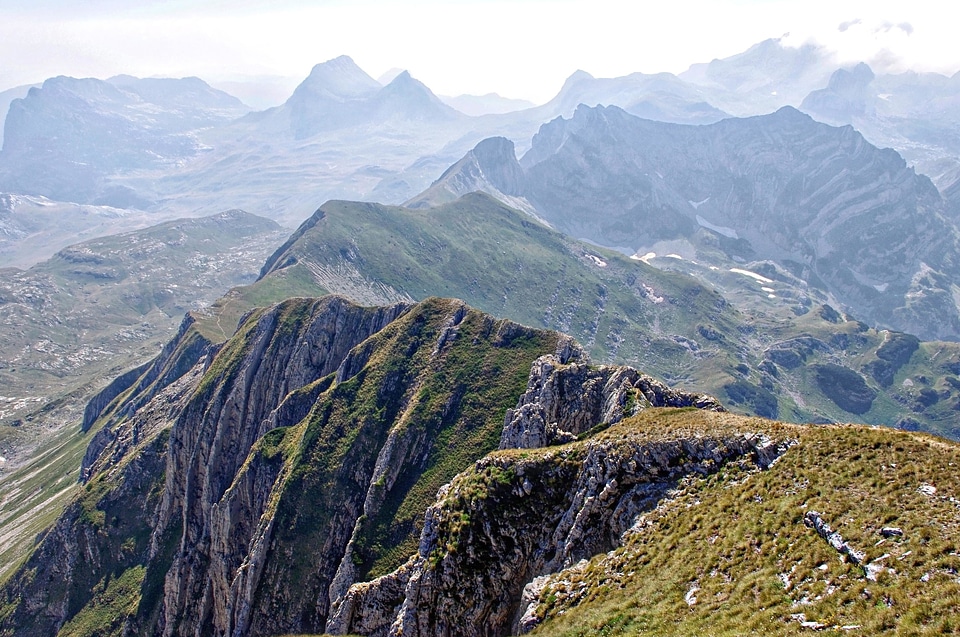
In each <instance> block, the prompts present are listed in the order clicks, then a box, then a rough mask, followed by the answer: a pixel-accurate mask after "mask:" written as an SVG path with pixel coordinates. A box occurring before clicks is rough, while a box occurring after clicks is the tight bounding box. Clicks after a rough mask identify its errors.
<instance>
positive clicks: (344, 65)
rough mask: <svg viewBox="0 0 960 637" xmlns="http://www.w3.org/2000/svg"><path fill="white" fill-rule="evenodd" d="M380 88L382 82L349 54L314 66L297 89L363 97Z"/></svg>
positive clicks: (331, 94) (338, 95) (340, 95)
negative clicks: (374, 77) (362, 67)
mask: <svg viewBox="0 0 960 637" xmlns="http://www.w3.org/2000/svg"><path fill="white" fill-rule="evenodd" d="M378 89H380V83H379V82H377V81H376V80H375V79H373V78H372V77H370V76H369V75H367V73H366V72H365V71H364V70H363V69H361V68H360V67H359V66H357V64H356V63H355V62H354V61H353V59H352V58H351V57H349V56H347V55H341V56H340V57H336V58H333V59H332V60H327V61H326V62H322V63H320V64H317V65H316V66H314V67H313V69H311V71H310V75H309V76H307V79H305V80H304V81H303V82H302V83H301V84H300V86H298V87H297V90H296V91H295V92H294V95H296V93H297V92H301V91H302V90H308V91H310V92H311V93H323V94H328V95H330V96H335V97H340V98H351V97H361V96H364V95H369V94H371V93H373V92H375V91H377V90H378Z"/></svg>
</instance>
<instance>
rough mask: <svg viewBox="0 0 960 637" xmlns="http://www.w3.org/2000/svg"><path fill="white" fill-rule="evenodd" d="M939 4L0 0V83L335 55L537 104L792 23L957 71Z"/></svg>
mask: <svg viewBox="0 0 960 637" xmlns="http://www.w3.org/2000/svg"><path fill="white" fill-rule="evenodd" d="M949 6H950V5H949V3H943V2H940V3H939V4H938V3H937V2H931V1H928V0H911V1H910V2H905V1H903V0H899V1H897V2H888V1H885V0H875V1H872V2H860V1H843V0H831V1H824V0H802V1H798V0H688V1H685V0H661V1H659V2H643V1H638V0H634V1H622V0H589V1H582V0H569V1H564V0H560V1H551V2H547V1H544V0H512V1H510V2H501V1H487V0H454V1H446V2H437V1H426V0H408V1H405V2H387V1H386V0H354V1H352V2H346V1H320V2H307V1H304V0H285V1H279V2H277V1H274V2H263V1H259V0H229V1H227V0H209V1H206V2H198V1H196V0H195V1H186V0H142V1H141V2H132V1H131V0H85V1H82V2H80V1H77V0H0V60H2V63H0V90H3V89H6V88H10V87H13V86H18V85H22V84H29V83H34V82H39V81H42V80H43V79H45V78H47V77H51V76H54V75H72V76H75V77H100V78H106V77H109V76H111V75H115V74H119V73H127V74H130V75H137V76H140V77H147V76H174V77H182V76H186V75H197V76H200V77H202V78H204V79H206V80H207V81H210V82H222V81H225V80H237V79H242V78H243V77H248V76H258V75H260V76H285V77H288V78H292V79H291V80H290V81H291V82H294V81H295V80H299V79H302V78H303V77H306V75H307V74H308V73H309V71H310V68H311V67H312V66H313V65H314V64H316V63H318V62H322V61H325V60H328V59H330V58H333V57H336V56H338V55H342V54H346V55H349V56H351V57H353V59H354V60H355V61H356V62H357V64H359V65H360V66H361V67H362V68H363V69H364V70H366V71H367V72H368V73H369V74H370V75H372V76H373V77H378V76H379V75H380V74H382V73H384V72H385V71H387V70H389V69H391V68H394V67H398V68H405V69H408V70H409V71H410V72H411V74H412V75H413V76H414V77H416V78H418V79H420V80H421V81H423V82H424V83H425V84H427V85H428V86H430V87H431V88H432V89H433V90H434V92H436V93H439V94H443V95H457V94H460V93H473V94H483V93H488V92H497V93H500V94H501V95H504V96H507V97H516V98H525V99H529V100H531V101H534V102H537V103H542V102H544V101H546V100H548V99H549V98H550V97H552V96H553V95H554V94H555V93H556V92H557V91H558V90H559V88H560V86H561V84H562V83H563V80H564V79H565V78H566V77H567V76H569V75H570V73H572V72H573V71H575V70H576V69H583V70H585V71H587V72H589V73H591V74H593V75H594V76H597V77H614V76H618V75H625V74H627V73H632V72H635V71H642V72H646V73H652V72H658V71H670V72H675V73H676V72H680V71H682V70H684V69H686V68H687V67H688V66H689V65H690V64H691V63H694V62H706V61H709V60H711V59H713V58H719V57H726V56H729V55H732V54H735V53H738V52H740V51H743V50H745V49H746V48H748V47H749V46H750V45H752V44H755V43H757V42H759V41H761V40H764V39H766V38H771V37H780V36H783V35H784V34H786V33H789V36H787V37H786V38H785V39H784V42H786V43H789V44H793V45H799V44H802V43H804V42H806V41H815V42H817V43H820V44H822V45H824V46H826V47H828V48H829V49H830V50H832V51H836V52H837V53H838V55H839V56H840V58H841V59H842V60H843V61H848V60H866V61H868V62H871V63H872V65H873V66H874V68H875V70H879V71H882V70H903V69H908V68H912V69H915V70H933V71H939V72H942V73H947V74H953V73H954V72H956V71H957V70H960V46H958V45H957V44H956V29H955V23H954V20H953V19H952V18H953V16H952V15H945V13H944V12H945V11H946V12H948V13H952V10H951V9H949V8H948V7H949Z"/></svg>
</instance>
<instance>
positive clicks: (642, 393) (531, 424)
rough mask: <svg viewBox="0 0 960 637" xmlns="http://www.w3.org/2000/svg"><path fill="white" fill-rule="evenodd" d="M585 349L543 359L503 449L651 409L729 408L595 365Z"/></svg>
mask: <svg viewBox="0 0 960 637" xmlns="http://www.w3.org/2000/svg"><path fill="white" fill-rule="evenodd" d="M585 358H586V357H585V355H583V354H582V353H581V352H571V353H569V354H567V356H566V357H564V358H560V357H557V356H553V355H548V356H543V357H541V358H538V359H537V360H536V362H535V363H534V364H533V367H532V369H531V370H530V380H529V383H528V384H527V391H526V392H525V393H524V394H523V395H522V396H521V397H520V401H519V403H517V407H516V408H515V409H511V410H509V411H507V418H506V422H504V425H503V436H502V437H501V438H500V448H501V449H528V448H537V447H546V446H548V445H553V444H560V443H565V442H572V441H574V440H576V439H577V436H579V435H580V434H583V433H585V432H587V431H588V430H589V429H591V428H592V427H596V426H598V425H612V424H614V423H618V422H620V421H621V420H623V419H624V418H625V417H627V416H632V415H634V414H636V413H637V412H639V411H640V410H642V409H645V408H648V407H697V408H698V409H709V410H711V411H723V406H722V405H721V404H720V403H719V402H718V401H717V399H716V398H713V397H712V396H707V395H705V394H692V393H688V392H684V391H680V390H677V389H671V388H670V387H667V386H666V385H665V384H663V383H661V382H660V381H658V380H656V379H655V378H651V377H650V376H646V375H644V374H641V373H640V372H638V371H637V370H635V369H633V368H632V367H626V366H623V365H619V366H611V365H601V366H599V367H595V366H592V365H590V364H589V363H588V362H587V361H586V360H585Z"/></svg>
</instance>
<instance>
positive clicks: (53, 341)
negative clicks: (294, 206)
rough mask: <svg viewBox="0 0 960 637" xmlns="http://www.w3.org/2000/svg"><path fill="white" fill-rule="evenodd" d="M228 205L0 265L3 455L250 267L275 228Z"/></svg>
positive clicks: (17, 452)
mask: <svg viewBox="0 0 960 637" xmlns="http://www.w3.org/2000/svg"><path fill="white" fill-rule="evenodd" d="M227 215H229V216H226V217H223V216H221V215H215V216H214V217H207V218H202V219H188V220H179V221H172V222H167V223H164V224H160V225H158V226H155V227H152V228H147V229H145V230H138V231H135V232H131V233H127V234H122V235H116V236H111V237H104V238H101V239H94V240H91V241H87V242H84V243H80V244H77V245H74V246H70V247H69V248H65V249H64V250H62V251H60V252H59V253H57V254H56V255H55V256H54V257H53V258H51V259H49V260H47V261H44V262H43V263H40V264H37V265H36V266H34V267H32V268H30V269H29V270H26V271H13V270H6V271H3V272H2V273H0V320H2V321H3V323H4V326H5V327H4V329H3V332H2V334H0V387H2V390H0V395H2V396H5V397H12V398H16V399H18V401H14V402H12V403H3V407H0V456H5V457H7V458H13V459H16V458H18V457H20V456H24V455H25V454H24V453H23V449H24V448H29V446H30V445H31V444H35V443H36V442H37V440H38V438H39V436H40V435H41V433H42V430H43V428H44V425H47V426H57V425H59V423H60V422H63V421H72V420H73V419H74V417H75V415H76V413H77V412H79V413H82V410H83V403H84V402H85V398H86V397H88V396H89V393H90V392H91V391H92V390H93V389H95V388H96V387H97V385H98V384H99V383H101V382H103V381H104V380H106V379H111V378H113V377H114V376H116V375H118V374H119V373H120V372H122V371H124V370H126V369H129V368H130V367H133V366H134V365H135V364H138V363H141V362H143V361H145V360H147V359H149V358H151V357H152V356H155V355H156V353H157V350H158V349H159V348H160V346H161V345H162V343H163V342H164V341H165V340H166V339H168V338H169V336H170V333H171V331H173V330H175V329H176V326H177V324H178V323H179V322H180V321H181V320H182V318H183V314H184V313H185V312H187V311H189V310H191V309H198V308H201V307H203V306H205V305H206V304H208V303H211V302H212V301H213V300H215V299H216V298H218V297H219V296H220V295H221V294H222V293H223V291H224V290H226V289H228V288H229V287H231V286H234V285H238V284H240V283H243V282H245V281H249V280H250V279H251V278H252V277H253V274H254V272H256V270H257V269H258V268H259V266H260V264H261V263H262V261H263V259H264V258H265V255H266V254H267V253H268V251H269V250H270V249H271V248H272V246H273V245H276V244H277V243H279V242H280V239H281V236H282V231H281V230H280V228H279V227H278V226H277V225H276V224H275V223H273V222H272V221H269V220H267V219H262V218H259V217H254V216H253V215H247V214H246V213H235V214H234V213H227ZM218 340H222V337H221V339H218ZM64 396H68V398H69V399H68V400H66V401H60V402H61V404H56V402H57V399H59V398H62V397H64ZM21 403H23V404H22V406H21V407H19V408H10V407H9V406H8V405H10V404H13V405H20V404H21ZM52 403H53V404H52ZM45 406H46V408H47V409H46V411H45V410H44V407H45ZM51 409H56V410H59V411H58V413H57V414H56V417H53V416H52V415H51V414H50V413H48V412H50V411H51ZM64 410H66V411H64Z"/></svg>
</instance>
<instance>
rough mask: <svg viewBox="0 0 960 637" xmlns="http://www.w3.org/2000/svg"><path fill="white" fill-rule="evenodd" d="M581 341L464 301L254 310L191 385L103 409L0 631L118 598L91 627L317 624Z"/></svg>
mask: <svg viewBox="0 0 960 637" xmlns="http://www.w3.org/2000/svg"><path fill="white" fill-rule="evenodd" d="M187 332H189V330H187V331H186V332H185V331H181V334H180V335H179V336H178V337H177V339H175V341H176V342H177V343H176V344H172V345H171V347H170V348H169V350H170V352H181V353H183V352H185V351H186V349H185V348H183V347H181V346H182V345H183V344H184V342H185V341H186V340H189V339H185V334H186V333H187ZM572 347H573V346H572V344H571V341H570V339H569V338H567V337H564V336H562V335H559V334H557V333H554V332H545V331H538V330H532V329H529V328H525V327H522V326H520V325H517V324H515V323H511V322H509V321H502V320H500V321H498V320H496V319H493V318H492V317H489V316H487V315H484V314H482V313H480V312H477V311H475V310H472V309H470V308H468V307H467V306H465V305H464V304H463V303H462V302H459V301H445V300H439V299H430V300H427V301H425V302H423V303H421V304H418V305H416V306H411V305H408V304H398V305H394V306H390V307H382V308H361V307H358V306H355V305H353V304H351V303H349V302H347V301H345V300H343V299H340V298H337V297H327V298H325V299H321V300H312V299H293V300H290V301H287V302H285V303H282V304H280V305H278V306H275V307H273V308H269V309H266V310H258V311H255V312H253V313H252V314H251V315H250V316H248V317H247V318H246V319H245V320H244V321H243V322H242V324H241V327H240V328H239V330H238V333H237V334H236V336H235V337H234V338H233V339H231V340H230V341H228V342H227V343H225V344H224V346H223V347H222V348H221V349H219V350H214V349H212V348H208V349H207V350H206V353H205V354H204V355H203V356H200V357H199V359H197V360H195V363H194V364H193V365H192V367H190V368H189V369H188V370H187V371H186V372H185V373H182V374H179V375H176V374H160V373H155V372H151V371H149V370H148V371H147V372H145V373H144V374H143V375H142V377H141V378H144V377H146V376H147V375H152V377H153V378H154V381H156V380H158V379H165V380H164V382H166V383H167V384H166V385H165V386H164V385H163V383H157V382H152V383H149V384H147V385H145V386H144V388H143V390H144V391H145V392H147V393H149V394H150V398H149V400H146V401H145V402H144V403H143V404H141V405H140V406H139V407H138V408H135V409H134V410H133V412H132V413H130V414H127V413H126V412H125V408H124V407H123V405H131V404H137V399H138V394H137V392H136V391H133V392H129V391H128V392H124V393H123V394H122V395H121V396H120V397H119V398H118V399H117V400H115V401H113V402H112V403H111V405H110V406H108V408H107V409H106V410H104V411H103V413H102V416H101V418H100V420H99V421H98V425H99V426H101V427H102V428H103V429H102V431H103V432H106V433H102V434H98V436H97V439H96V440H95V444H92V445H91V447H90V451H89V452H88V454H87V458H86V460H85V463H84V469H85V480H86V484H85V486H84V487H83V488H82V495H81V497H80V498H79V499H78V501H77V502H76V503H75V504H73V505H71V507H70V508H69V509H68V510H67V512H66V513H65V514H64V516H63V517H62V518H61V519H60V520H59V521H58V522H57V524H56V526H55V527H54V529H53V530H52V531H51V532H50V533H49V534H48V535H47V536H46V538H45V539H44V540H43V541H42V542H41V543H40V545H39V546H38V548H37V551H36V552H35V554H34V556H33V557H32V558H31V561H30V562H29V563H28V564H27V565H26V566H25V568H24V569H22V570H21V571H20V572H18V573H17V574H16V576H15V577H14V578H13V579H12V580H11V581H10V582H9V583H8V585H7V586H6V587H5V588H4V589H3V596H4V597H3V598H2V599H3V600H4V601H5V604H7V606H5V609H6V610H7V611H8V612H7V613H5V615H4V617H3V619H2V620H0V634H24V635H34V634H37V635H43V634H53V633H56V632H57V631H58V630H59V629H60V628H62V627H64V626H71V630H74V628H73V627H76V626H78V625H82V626H90V625H92V624H90V623H89V622H91V621H93V622H95V621H97V620H96V617H97V616H98V615H97V614H96V613H94V612H93V611H92V610H91V609H96V608H103V607H104V606H109V605H111V604H114V605H116V608H114V611H115V612H114V616H115V617H116V621H115V622H114V624H112V625H111V626H110V627H105V626H98V628H97V630H110V631H112V632H113V633H114V634H165V635H188V634H189V635H206V634H214V635H261V634H279V633H285V632H320V631H322V630H323V627H324V625H325V624H326V621H327V618H328V616H329V614H330V612H331V608H335V607H336V605H338V604H339V603H340V601H341V600H342V598H343V596H344V595H345V593H346V591H347V590H348V588H349V587H350V586H351V585H352V584H354V583H355V582H357V581H363V580H364V579H367V578H370V577H373V576H375V575H376V573H377V572H390V571H392V570H393V569H394V568H396V567H397V566H399V565H400V564H402V562H403V561H404V560H406V559H407V557H409V555H411V554H413V553H414V552H415V551H416V543H417V538H418V536H419V534H420V532H421V529H422V526H423V524H424V518H423V514H424V511H425V510H426V508H427V507H428V506H429V505H430V504H431V503H432V502H433V500H434V494H435V493H436V492H437V490H438V489H439V487H440V486H441V485H442V484H444V483H446V482H448V481H449V480H451V479H452V478H453V477H454V476H455V475H456V474H458V473H459V472H461V471H462V470H464V469H466V468H467V467H468V466H469V465H470V464H471V463H472V462H474V461H475V460H476V459H477V458H479V457H481V456H483V455H484V454H485V453H487V452H489V451H492V450H494V449H495V448H496V446H497V443H498V441H499V439H500V435H501V430H502V424H503V417H504V413H505V412H506V410H507V408H508V407H509V406H511V405H514V404H515V403H516V397H517V396H518V395H519V394H520V393H521V392H522V391H523V387H524V385H525V384H526V382H527V376H528V374H529V370H530V366H531V364H532V363H533V361H534V360H535V359H536V358H537V357H539V356H542V355H544V354H547V353H558V352H563V351H566V350H569V349H571V348H572ZM176 358H177V357H176V356H173V355H171V356H166V357H163V356H162V357H161V359H164V360H165V363H164V364H163V365H161V367H169V365H170V363H171V361H173V360H174V359H176ZM188 358H189V357H188ZM161 359H158V363H159V362H161ZM185 360H187V359H186V358H184V359H183V360H182V361H181V363H182V362H183V361H185ZM151 369H153V368H151ZM81 556H82V557H81ZM121 593H122V594H121ZM39 609H43V610H42V612H41V611H40V610H39ZM38 612H40V613H41V617H42V620H36V621H34V620H30V619H28V618H29V617H31V615H32V614H35V613H38ZM91 617H93V619H91ZM78 630H79V629H78ZM80 633H81V634H83V631H82V630H81V631H80Z"/></svg>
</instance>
